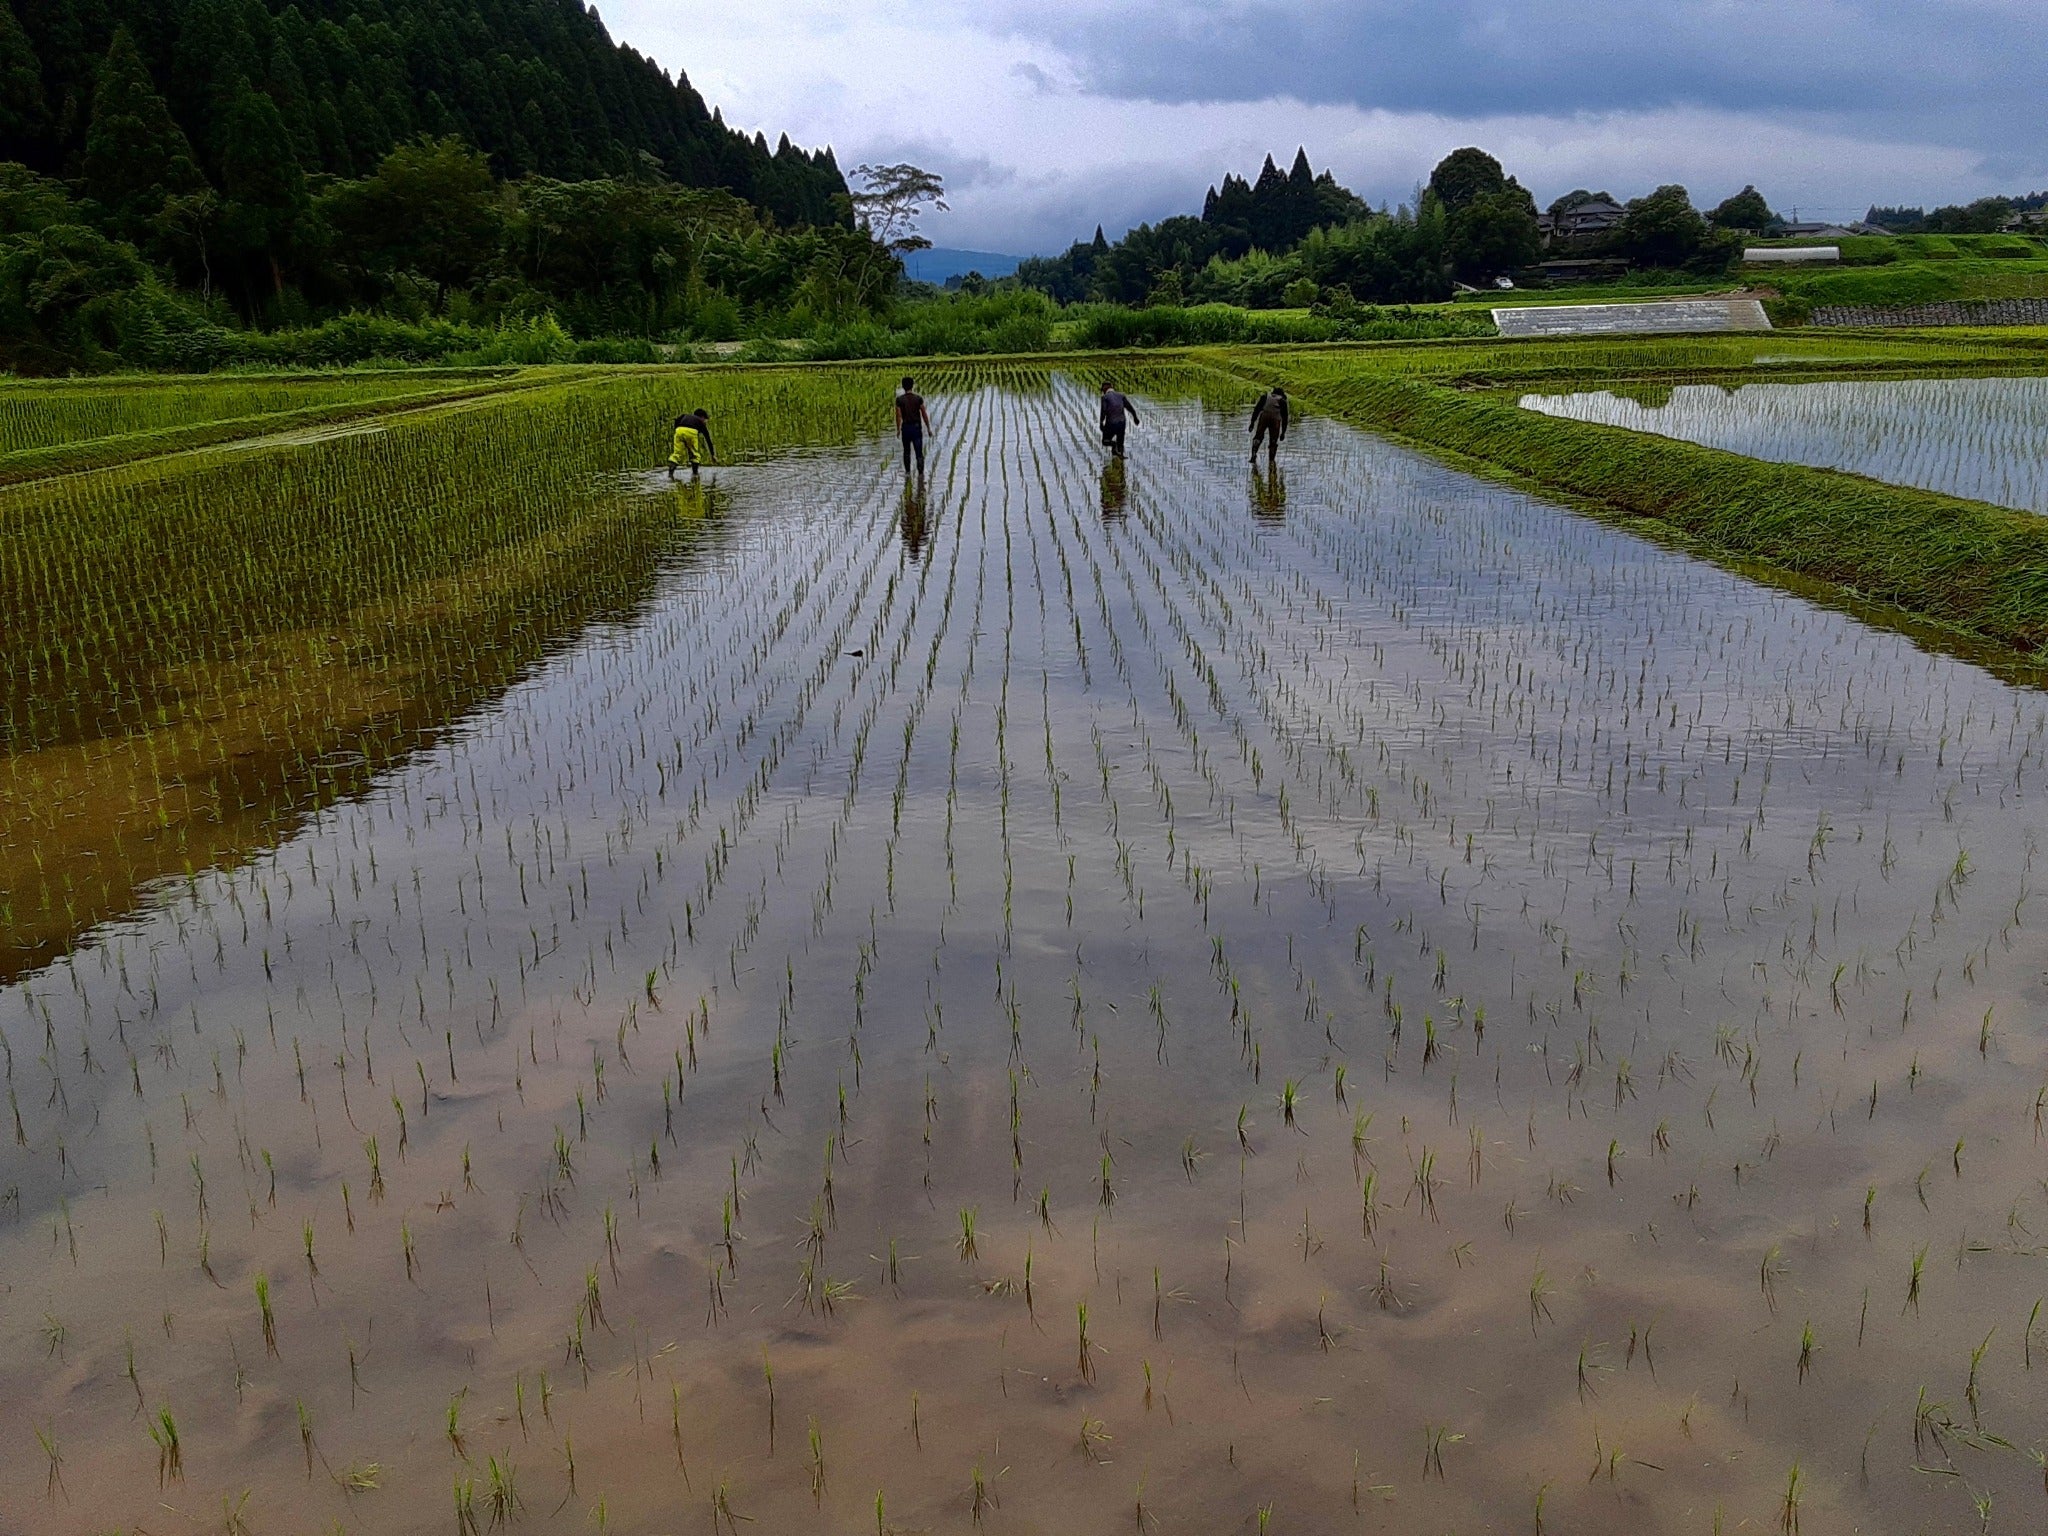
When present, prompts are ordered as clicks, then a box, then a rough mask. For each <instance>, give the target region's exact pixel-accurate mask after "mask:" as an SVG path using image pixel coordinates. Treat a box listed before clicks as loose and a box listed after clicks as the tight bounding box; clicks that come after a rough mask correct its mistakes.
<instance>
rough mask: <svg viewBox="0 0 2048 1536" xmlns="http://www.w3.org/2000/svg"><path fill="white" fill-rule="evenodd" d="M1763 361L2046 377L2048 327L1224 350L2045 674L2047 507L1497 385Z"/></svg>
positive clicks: (1655, 526) (1717, 552) (1793, 368)
mask: <svg viewBox="0 0 2048 1536" xmlns="http://www.w3.org/2000/svg"><path fill="white" fill-rule="evenodd" d="M1766 356H1771V357H1772V358H1773V366H1772V367H1771V371H1770V372H1769V373H1767V374H1764V375H1763V376H1764V377H1768V378H1773V379H1778V378H1784V377H1787V376H1799V377H1844V376H1848V377H1869V376H1873V375H1875V376H1879V377H1882V376H1885V375H1887V374H1889V375H1892V376H1902V375H1907V374H1911V375H1915V376H1925V375H1926V374H1929V373H1940V372H1950V373H1958V374H1960V373H1996V372H2027V373H2039V372H2048V335H2044V334H2042V333H2039V332H2024V333H2004V332H1999V333H1988V332H1972V333H1964V334H1961V335H1953V334H1951V335H1940V334H1934V335H1929V334H1924V333H1923V334H1921V335H1918V336H1911V335H1901V336H1890V337H1886V338H1883V339H1882V340H1880V339H1878V338H1861V337H1839V338H1838V337H1833V336H1826V337H1823V336H1814V337H1811V338H1807V337H1800V338H1796V339H1794V338H1786V337H1777V338H1772V337H1769V336H1745V337H1696V338H1684V339H1667V340H1657V341H1647V340H1646V341H1643V342H1630V341H1623V340H1610V341H1600V342H1546V341H1534V342H1524V343H1507V342H1496V343H1491V344H1488V345H1482V346H1473V347H1439V348H1436V349H1433V351H1432V352H1431V353H1427V354H1425V353H1422V352H1420V351H1419V350H1410V349H1403V348H1386V349H1351V350H1338V349H1321V350H1316V351H1297V352H1279V353H1267V354H1263V355H1259V356H1257V357H1256V358H1254V357H1252V356H1247V355H1245V354H1243V353H1222V354H1216V355H1215V360H1216V362H1217V363H1218V364H1219V365H1220V366H1222V367H1225V368H1228V369H1230V370H1231V371H1232V372H1235V373H1237V374H1239V375H1240V376H1241V377H1243V378H1245V379H1246V380H1247V382H1248V383H1249V382H1254V381H1255V382H1258V383H1261V384H1263V383H1265V382H1266V381H1267V380H1269V379H1279V380H1281V381H1283V382H1285V383H1287V384H1288V386H1289V388H1290V389H1291V390H1292V391H1294V392H1295V393H1296V394H1297V395H1298V396H1299V397H1300V399H1301V400H1302V401H1303V403H1304V404H1305V405H1307V406H1308V407H1309V408H1311V409H1320V410H1324V411H1327V412H1328V413H1330V414H1331V415H1334V416H1337V417H1339V418H1340V419H1343V420H1346V421H1349V422H1352V423H1354V424H1355V425H1358V426H1361V427H1365V428H1368V429H1370V430H1372V431H1375V432H1379V433H1383V434H1385V435H1387V436H1390V437H1393V438H1396V439H1398V440H1400V441H1403V442H1406V443H1409V444H1412V445H1414V446H1416V447H1419V448H1422V449H1424V450H1425V451H1427V452H1430V453H1432V454H1434V455H1436V456H1438V457H1441V458H1444V459H1447V460H1449V461H1451V462H1453V463H1455V464H1457V465H1459V466H1460V467H1463V468H1467V469H1470V470H1473V471H1476V472H1478V473H1480V474H1484V475H1487V476H1489V477H1491V478H1493V479H1497V480H1502V481H1506V482H1509V483H1512V484H1516V485H1520V486H1525V487H1529V488H1533V489H1537V490H1541V491H1543V492H1545V493H1548V494H1553V495H1561V496H1563V497H1566V498H1568V499H1569V500H1571V501H1572V502H1574V503H1575V504H1577V505H1579V506H1581V507H1583V508H1585V509H1587V510H1589V511H1591V512H1594V513H1595V514H1596V515H1599V516H1603V517H1606V518H1609V519H1611V520H1614V521H1616V522H1619V523H1622V524H1625V525H1627V526H1630V527H1632V528H1635V529H1637V530H1639V531H1642V532H1645V533H1647V534H1649V535H1651V536H1653V537H1657V538H1660V539H1663V540H1665V541H1667V542H1674V543H1678V544H1681V545H1682V546H1684V547H1685V548H1687V549H1689V550H1692V551H1694V552H1696V553H1698V554H1701V555H1704V556H1707V557H1709V558H1712V559H1715V560H1717V561H1719V562H1721V563H1723V564H1727V565H1731V566H1734V567H1737V568H1739V569H1741V570H1742V571H1743V572H1744V574H1747V575H1751V576H1758V577H1761V578H1762V579H1766V580H1770V581H1773V582H1775V583H1777V584H1780V585H1785V586H1788V587H1792V588H1794V589H1797V590H1802V591H1807V592H1810V593H1812V594H1813V595H1817V596H1821V597H1824V598H1828V599H1831V600H1835V601H1839V602H1843V603H1846V604H1849V605H1851V606H1854V607H1856V608H1858V609H1859V611H1863V612H1866V613H1872V614H1874V615H1875V616H1878V617H1881V618H1885V619H1888V620H1889V621H1891V622H1894V623H1900V624H1902V625H1903V627H1913V626H1914V625H1916V624H1920V625H1927V626H1932V628H1933V629H1934V630H1936V631H1938V632H1939V634H1940V637H1941V639H1942V640H1943V643H1945V644H1947V645H1949V646H1950V647H1952V648H1953V647H1956V646H1958V645H1962V646H1969V645H1971V644H1972V643H1977V644H1985V645H1989V646H1990V647H1992V648H1994V650H1995V652H1996V654H1995V655H1991V656H1988V657H1987V658H1986V659H1987V660H1991V661H1993V662H1994V663H1996V664H1998V665H2000V666H2002V667H2003V668H2005V669H2007V670H2010V671H2013V672H2016V673H2023V674H2025V675H2028V676H2035V677H2037V676H2039V675H2040V674H2041V669H2043V668H2048V518H2042V517H2039V516H2036V515H2034V514H2031V513H2025V512H2016V511H2011V510H2008V509H2006V508H2002V507H1995V506H1991V505H1988V504H1985V503H1982V502H1974V501H1965V500H1961V499H1958V498H1955V497H1950V496H1943V495H1939V494H1936V493H1934V492H1929V491H1921V490H1915V489H1911V488H1907V487H1900V486H1891V485H1885V484H1882V483H1879V482H1877V481H1873V480H1869V479H1866V478H1864V477H1862V476H1859V475H1852V474H1844V473H1841V472H1838V471H1833V470H1824V469H1812V468H1807V467H1805V466H1801V465H1792V464H1774V463H1766V462H1763V461H1761V460H1756V459H1751V458H1746V457H1744V456H1742V455H1739V454H1733V453H1726V452H1722V451H1720V450H1718V449H1713V448H1703V447H1699V446H1696V445H1694V444H1690V443H1684V442H1678V441H1676V440H1673V439H1669V438H1664V437H1658V436H1653V435H1649V434H1643V433H1636V432H1630V431H1627V430H1624V429H1621V428H1615V427H1606V426H1599V425H1595V424H1592V423H1587V422H1577V421H1569V420H1562V419H1559V418H1556V417H1550V416H1543V415H1538V414H1536V413H1534V412H1530V411H1524V410H1522V409H1520V408H1519V407H1518V406H1517V405H1516V404H1515V403H1514V401H1513V399H1512V398H1510V397H1505V396H1504V394H1503V391H1504V390H1505V389H1506V388H1508V387H1510V386H1518V385H1526V384H1537V383H1553V384H1554V383H1557V382H1572V383H1575V384H1577V385H1580V386H1587V387H1605V386H1607V385H1610V384H1618V383H1627V382H1629V381H1645V380H1648V381H1657V380H1662V381H1667V382H1676V381H1684V380H1692V381H1706V382H1741V381H1744V380H1754V379H1756V378H1757V377H1759V372H1758V363H1759V361H1760V360H1761V359H1762V358H1764V357H1766ZM1779 358H1782V359H1783V361H1782V362H1779V361H1778V360H1777V359H1779Z"/></svg>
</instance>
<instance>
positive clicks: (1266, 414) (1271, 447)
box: [1249, 385, 1287, 470]
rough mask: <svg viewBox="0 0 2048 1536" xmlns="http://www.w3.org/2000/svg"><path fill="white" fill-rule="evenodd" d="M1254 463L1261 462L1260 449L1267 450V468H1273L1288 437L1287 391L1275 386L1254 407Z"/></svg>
mask: <svg viewBox="0 0 2048 1536" xmlns="http://www.w3.org/2000/svg"><path fill="white" fill-rule="evenodd" d="M1249 430H1250V432H1251V434H1252V462H1253V463H1254V464H1256V463H1258V461H1259V449H1260V447H1261V446H1264V448H1265V450H1266V468H1267V469H1269V470H1270V469H1271V468H1273V466H1274V464H1275V463H1276V462H1277V461H1278V460H1279V457H1280V442H1281V439H1283V438H1284V437H1286V436H1287V391H1286V390H1284V389H1281V388H1280V387H1279V386H1278V385H1275V386H1274V387H1273V388H1272V389H1269V390H1267V391H1266V392H1265V393H1264V394H1263V395H1261V396H1259V400H1258V404H1256V405H1254V406H1253V407H1252V424H1251V427H1250V428H1249Z"/></svg>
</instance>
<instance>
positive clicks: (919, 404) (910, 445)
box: [896, 375, 932, 475]
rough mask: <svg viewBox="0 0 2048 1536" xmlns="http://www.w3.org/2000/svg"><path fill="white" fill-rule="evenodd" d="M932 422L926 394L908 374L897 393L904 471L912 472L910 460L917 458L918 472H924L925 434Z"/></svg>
mask: <svg viewBox="0 0 2048 1536" xmlns="http://www.w3.org/2000/svg"><path fill="white" fill-rule="evenodd" d="M931 424H932V418H931V413H930V412H929V411H927V410H926V409H925V408H924V396H923V395H920V394H919V393H918V392H917V387H916V385H915V383H914V382H913V381H912V380H911V379H910V378H909V377H908V376H907V375H906V376H905V378H904V380H903V388H902V389H901V390H900V391H898V392H897V395H896V433H897V435H898V436H899V437H901V438H902V439H903V473H905V474H906V475H907V474H909V473H910V461H911V458H912V457H913V456H915V457H916V459H917V472H918V473H919V474H920V475H921V474H923V473H924V434H925V429H926V428H927V427H929V426H930V425H931Z"/></svg>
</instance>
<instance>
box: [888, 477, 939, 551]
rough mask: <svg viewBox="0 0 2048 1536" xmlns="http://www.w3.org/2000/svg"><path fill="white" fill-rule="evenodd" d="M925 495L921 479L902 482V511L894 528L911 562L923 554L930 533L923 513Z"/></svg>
mask: <svg viewBox="0 0 2048 1536" xmlns="http://www.w3.org/2000/svg"><path fill="white" fill-rule="evenodd" d="M925 494H926V493H925V483H924V481H923V480H922V479H919V480H905V481H904V482H903V509H902V511H901V512H899V513H898V514H897V519H896V527H897V531H898V532H899V533H900V534H901V535H902V538H903V549H904V552H905V553H906V554H908V555H909V556H910V558H911V559H912V560H916V559H919V558H920V557H921V556H922V555H923V554H924V547H925V540H926V538H927V537H928V536H929V535H930V532H931V523H930V520H929V518H928V517H927V515H926V511H925Z"/></svg>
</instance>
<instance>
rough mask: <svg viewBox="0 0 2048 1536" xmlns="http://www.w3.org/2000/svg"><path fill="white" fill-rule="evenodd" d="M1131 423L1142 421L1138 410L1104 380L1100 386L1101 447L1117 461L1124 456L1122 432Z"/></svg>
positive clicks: (1128, 399) (1127, 397)
mask: <svg viewBox="0 0 2048 1536" xmlns="http://www.w3.org/2000/svg"><path fill="white" fill-rule="evenodd" d="M1131 421H1142V418H1141V417H1140V416H1139V415H1138V408H1137V407H1136V406H1135V405H1133V404H1131V402H1130V397H1129V396H1127V395H1125V394H1123V393H1122V392H1121V391H1119V390H1117V389H1115V388H1113V387H1111V385H1110V383H1109V381H1108V380H1106V379H1105V380H1104V381H1103V385H1102V446H1103V447H1105V448H1107V449H1108V450H1109V451H1110V452H1111V453H1112V454H1114V455H1115V456H1116V457H1117V458H1119V459H1120V458H1122V457H1123V456H1124V432H1125V429H1126V426H1127V423H1128V422H1131Z"/></svg>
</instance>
